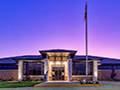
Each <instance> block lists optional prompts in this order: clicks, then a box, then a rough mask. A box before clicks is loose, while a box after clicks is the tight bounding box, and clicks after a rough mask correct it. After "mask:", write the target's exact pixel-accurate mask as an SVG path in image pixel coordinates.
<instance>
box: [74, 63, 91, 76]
mask: <svg viewBox="0 0 120 90" xmlns="http://www.w3.org/2000/svg"><path fill="white" fill-rule="evenodd" d="M72 69H73V70H72V74H73V75H86V63H85V62H84V63H73V64H72ZM92 71H93V68H92V63H88V75H92Z"/></svg>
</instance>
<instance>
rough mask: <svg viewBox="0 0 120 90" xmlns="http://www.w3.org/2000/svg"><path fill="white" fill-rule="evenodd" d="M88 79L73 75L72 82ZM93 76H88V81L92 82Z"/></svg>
mask: <svg viewBox="0 0 120 90" xmlns="http://www.w3.org/2000/svg"><path fill="white" fill-rule="evenodd" d="M84 79H86V76H81V75H73V76H72V81H79V80H84ZM92 80H93V76H88V81H92Z"/></svg>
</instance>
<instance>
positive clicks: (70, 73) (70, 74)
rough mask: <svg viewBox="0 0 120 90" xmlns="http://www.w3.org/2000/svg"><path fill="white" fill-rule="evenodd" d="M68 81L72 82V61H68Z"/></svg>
mask: <svg viewBox="0 0 120 90" xmlns="http://www.w3.org/2000/svg"><path fill="white" fill-rule="evenodd" d="M69 81H72V59H69Z"/></svg>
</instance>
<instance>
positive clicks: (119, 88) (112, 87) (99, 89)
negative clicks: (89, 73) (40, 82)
mask: <svg viewBox="0 0 120 90" xmlns="http://www.w3.org/2000/svg"><path fill="white" fill-rule="evenodd" d="M102 83H103V84H104V86H96V87H95V86H94V87H23V88H0V90H120V82H102Z"/></svg>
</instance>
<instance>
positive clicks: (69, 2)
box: [0, 0, 120, 59]
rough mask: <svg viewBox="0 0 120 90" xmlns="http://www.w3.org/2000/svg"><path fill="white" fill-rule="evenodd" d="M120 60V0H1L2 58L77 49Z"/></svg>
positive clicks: (0, 30) (0, 36)
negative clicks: (86, 31)
mask: <svg viewBox="0 0 120 90" xmlns="http://www.w3.org/2000/svg"><path fill="white" fill-rule="evenodd" d="M85 2H87V6H88V12H87V15H88V54H89V55H93V56H102V57H110V58H117V59H120V5H119V4H120V0H0V58H3V57H12V56H21V55H40V53H39V50H49V49H68V50H77V55H85V21H84V12H85Z"/></svg>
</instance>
